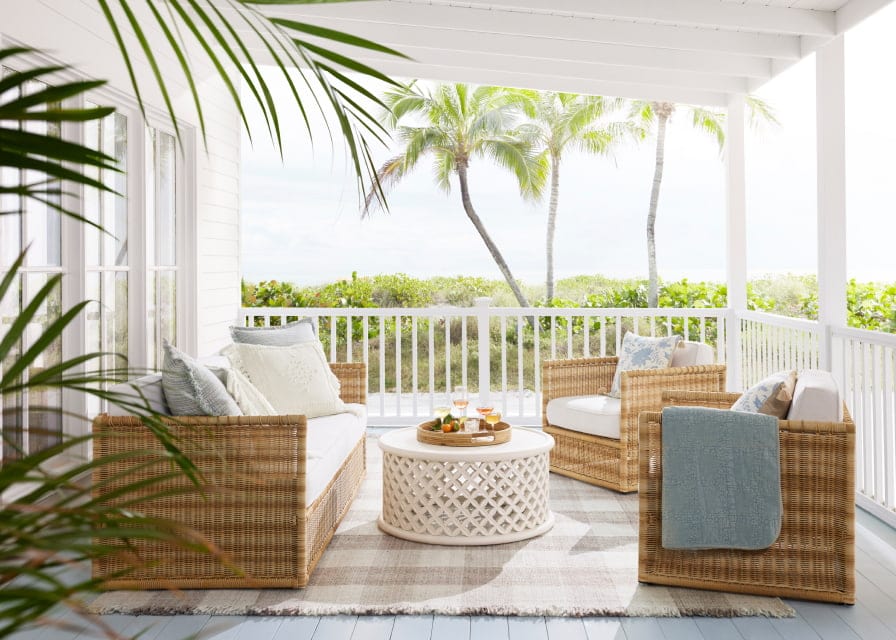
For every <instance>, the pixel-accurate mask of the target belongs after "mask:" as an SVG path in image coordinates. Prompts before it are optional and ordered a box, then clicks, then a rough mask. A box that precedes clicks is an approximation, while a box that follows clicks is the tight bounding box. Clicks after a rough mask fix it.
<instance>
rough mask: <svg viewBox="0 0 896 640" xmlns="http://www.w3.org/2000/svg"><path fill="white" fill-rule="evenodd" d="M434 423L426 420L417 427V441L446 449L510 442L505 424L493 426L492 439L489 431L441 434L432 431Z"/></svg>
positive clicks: (508, 429) (508, 427)
mask: <svg viewBox="0 0 896 640" xmlns="http://www.w3.org/2000/svg"><path fill="white" fill-rule="evenodd" d="M435 423H436V421H435V420H428V421H427V422H424V423H422V424H420V425H418V426H417V440H418V441H420V442H423V443H426V444H438V445H444V446H447V447H486V446H490V445H493V444H501V443H503V442H509V441H510V435H511V434H510V432H511V427H510V425H509V424H507V423H506V422H499V423H498V424H496V425H495V435H494V437H492V434H491V432H490V431H477V432H475V433H465V432H463V431H452V432H451V433H442V432H441V431H433V430H432V427H433V426H434V425H435Z"/></svg>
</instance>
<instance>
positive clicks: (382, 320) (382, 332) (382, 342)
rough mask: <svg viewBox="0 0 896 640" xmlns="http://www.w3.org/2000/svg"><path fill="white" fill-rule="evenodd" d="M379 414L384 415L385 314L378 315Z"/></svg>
mask: <svg viewBox="0 0 896 640" xmlns="http://www.w3.org/2000/svg"><path fill="white" fill-rule="evenodd" d="M379 338H380V416H385V415H386V316H380V336H379Z"/></svg>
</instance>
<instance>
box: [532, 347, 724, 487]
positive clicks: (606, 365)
mask: <svg viewBox="0 0 896 640" xmlns="http://www.w3.org/2000/svg"><path fill="white" fill-rule="evenodd" d="M617 361H618V358H616V357H612V358H578V359H574V360H547V361H545V362H544V363H543V364H542V416H543V418H542V420H543V426H544V430H545V433H549V434H551V435H552V436H554V441H555V443H556V444H555V446H554V449H553V451H551V471H554V472H555V473H560V474H563V475H566V476H570V477H572V478H576V479H578V480H584V481H585V482H590V483H591V484H596V485H600V486H603V487H607V488H609V489H613V490H615V491H622V492H629V491H637V490H638V414H639V413H641V412H642V411H658V410H659V409H660V408H661V406H662V393H663V391H665V390H670V389H679V390H684V391H721V390H722V389H724V386H725V365H702V366H696V367H677V368H674V369H672V368H670V369H652V370H648V371H623V372H622V376H621V381H620V383H621V384H620V389H621V394H622V397H621V403H622V407H621V416H620V423H619V440H615V439H613V438H603V437H600V436H593V435H590V434H586V433H579V432H578V431H572V430H569V429H564V428H562V427H560V426H558V425H552V424H550V423H549V422H548V419H547V411H546V409H547V405H548V402H549V401H551V400H553V399H554V398H565V397H569V396H584V395H595V394H598V393H604V392H606V391H607V390H608V389H609V388H610V385H611V384H612V382H613V376H614V374H615V373H616V363H617Z"/></svg>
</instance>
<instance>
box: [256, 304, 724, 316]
mask: <svg viewBox="0 0 896 640" xmlns="http://www.w3.org/2000/svg"><path fill="white" fill-rule="evenodd" d="M483 309H487V310H488V313H489V314H490V315H493V316H509V317H517V316H538V317H551V316H559V317H563V316H608V317H613V316H624V317H629V318H630V317H651V316H659V317H678V318H680V317H696V318H701V317H707V318H721V317H724V316H725V315H726V314H727V312H728V310H727V309H716V308H702V309H700V308H679V307H660V308H644V307H615V308H609V307H602V308H599V307H454V306H444V307H242V308H241V315H245V316H250V315H251V316H302V315H304V316H347V315H351V316H396V315H402V316H440V315H452V316H457V315H470V316H474V315H478V314H479V313H481V312H482V310H483Z"/></svg>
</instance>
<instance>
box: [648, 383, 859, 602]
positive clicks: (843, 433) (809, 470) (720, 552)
mask: <svg viewBox="0 0 896 640" xmlns="http://www.w3.org/2000/svg"><path fill="white" fill-rule="evenodd" d="M737 397H738V396H737V394H729V393H718V394H706V393H670V394H667V395H666V402H667V404H670V405H685V406H707V407H715V408H723V409H727V408H730V406H731V404H732V403H733V401H734V400H735V399H736V398H737ZM778 425H779V430H780V443H781V494H782V498H783V507H784V513H783V520H782V526H781V534H780V536H779V537H778V539H777V541H776V542H775V543H774V544H773V545H772V546H771V547H769V548H768V549H764V550H760V551H741V550H734V549H712V550H701V551H675V550H667V549H663V547H662V546H661V544H660V541H661V540H662V529H661V522H662V512H661V508H662V475H663V459H662V415H661V414H660V413H654V412H650V413H644V414H641V422H640V451H641V458H640V477H641V493H640V496H639V498H640V536H639V549H638V579H639V580H641V581H642V582H650V583H655V584H665V585H673V586H680V587H692V588H701V589H711V590H715V591H728V592H734V593H751V594H757V595H768V596H780V597H784V598H798V599H805V600H819V601H824V602H839V603H850V604H851V603H854V602H855V424H854V423H853V421H852V419H851V418H850V417H849V414H848V413H846V412H845V413H844V419H843V422H800V421H793V422H791V421H787V420H780V421H779V422H778Z"/></svg>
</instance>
